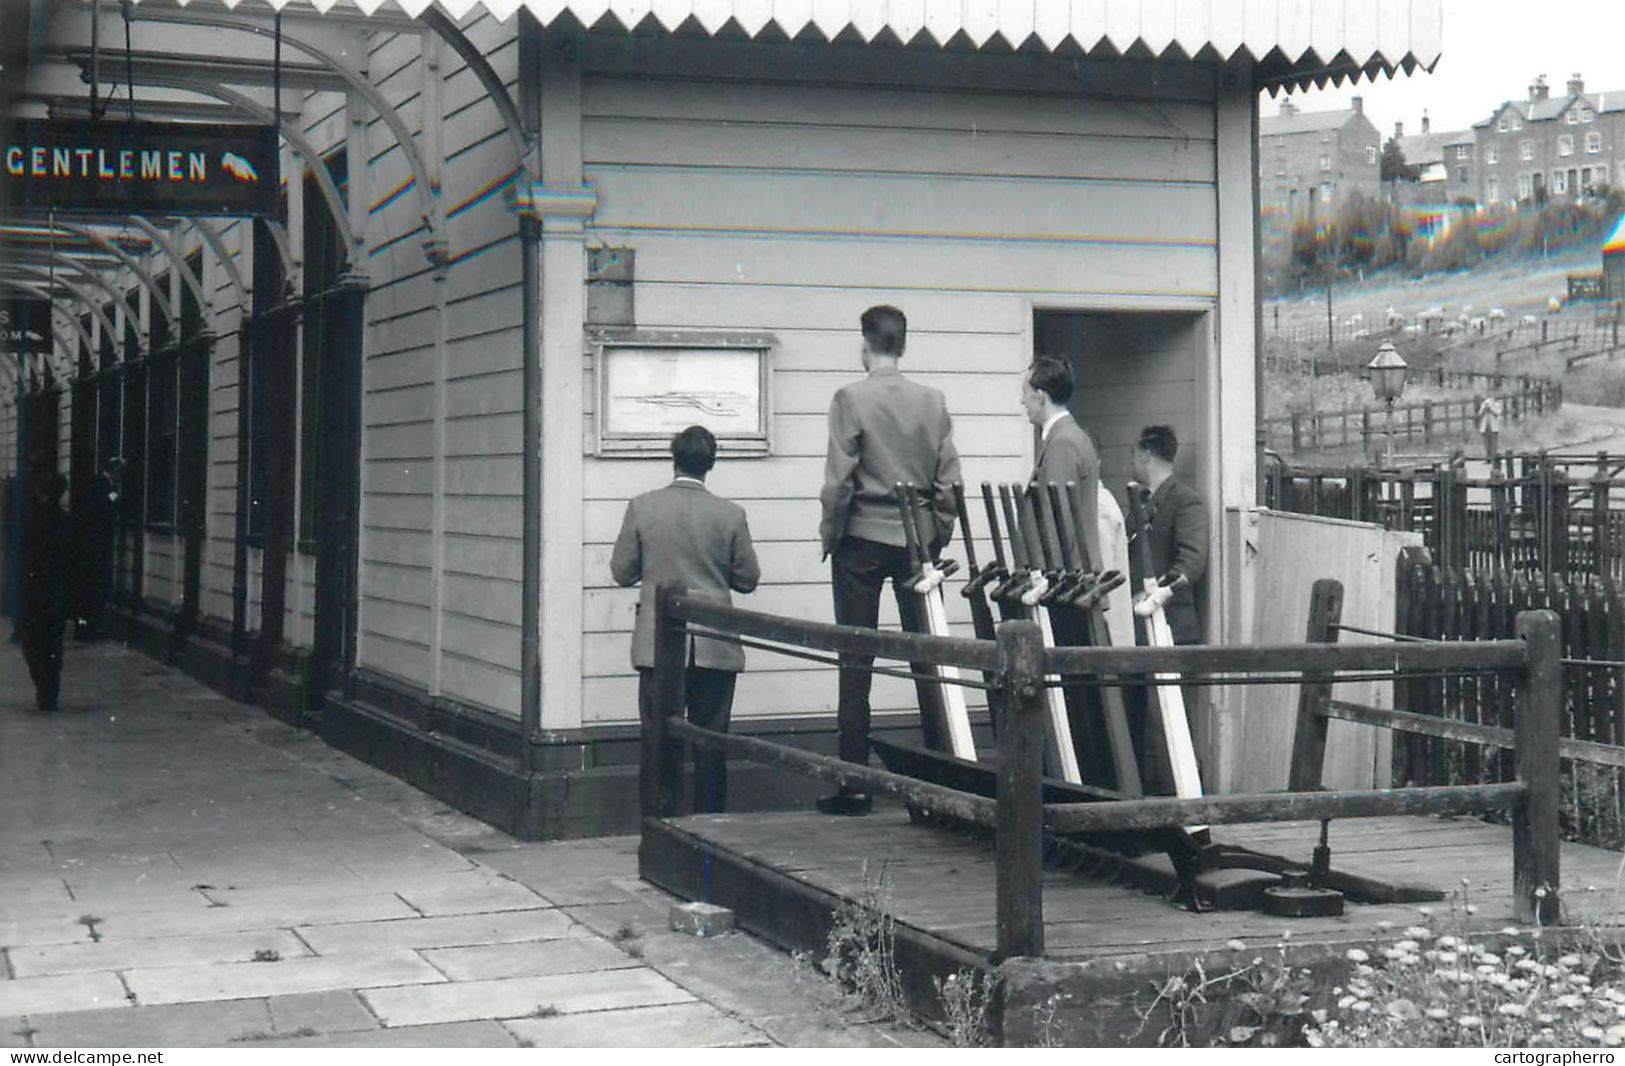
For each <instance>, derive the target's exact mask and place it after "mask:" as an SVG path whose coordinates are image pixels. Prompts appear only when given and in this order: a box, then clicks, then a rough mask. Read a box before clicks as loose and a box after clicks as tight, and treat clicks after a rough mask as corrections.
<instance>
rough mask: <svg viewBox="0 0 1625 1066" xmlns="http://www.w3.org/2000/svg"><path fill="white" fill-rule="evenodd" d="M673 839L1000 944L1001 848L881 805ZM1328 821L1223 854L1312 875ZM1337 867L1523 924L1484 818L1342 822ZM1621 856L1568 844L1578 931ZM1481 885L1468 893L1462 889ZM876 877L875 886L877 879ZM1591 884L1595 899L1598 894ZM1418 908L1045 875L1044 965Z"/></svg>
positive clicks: (1261, 830) (684, 822)
mask: <svg viewBox="0 0 1625 1066" xmlns="http://www.w3.org/2000/svg"><path fill="white" fill-rule="evenodd" d="M669 824H670V826H671V828H672V829H674V830H677V831H679V832H681V833H683V834H687V835H689V836H691V837H693V838H696V839H697V840H698V841H702V842H704V844H705V845H707V846H709V847H711V848H714V849H716V850H717V851H719V852H721V853H725V854H730V855H733V856H738V857H739V858H742V859H745V860H748V861H749V862H750V863H751V864H760V866H761V867H765V868H768V869H771V870H773V871H776V872H777V873H779V874H783V875H785V876H788V877H790V878H793V879H795V880H797V881H801V882H804V883H805V884H807V885H809V886H810V887H812V888H814V889H819V890H822V891H825V892H829V893H832V894H835V895H837V896H840V897H842V898H845V899H848V900H852V899H858V898H862V897H863V896H864V894H865V891H866V883H867V885H868V886H870V887H874V886H879V891H880V892H881V893H882V897H883V899H884V900H885V902H886V905H887V907H888V909H889V910H890V911H891V912H892V914H893V916H894V917H895V918H896V920H897V921H899V922H902V923H905V924H907V925H909V926H912V927H914V928H915V929H917V930H919V931H920V932H922V933H925V934H927V935H929V936H933V937H938V938H941V939H942V940H945V941H948V942H949V943H952V944H954V945H957V946H958V947H961V948H963V949H965V950H968V951H971V952H973V953H976V954H981V955H987V954H990V953H991V952H992V950H993V947H994V924H993V923H994V872H995V865H994V862H995V856H994V851H993V848H992V846H991V843H990V842H988V841H979V840H975V839H971V838H968V837H966V836H962V835H959V834H956V833H954V832H951V831H948V830H945V829H940V828H933V827H927V826H922V825H914V824H911V823H910V822H909V820H908V816H907V815H906V814H905V813H904V812H903V811H902V810H901V809H896V808H892V809H886V810H881V809H879V808H877V810H876V812H875V813H874V814H873V815H871V816H870V817H867V818H831V817H827V816H823V815H819V814H815V813H803V812H779V813H758V814H739V815H726V814H725V815H696V816H691V817H686V818H676V819H671V820H670V823H669ZM1319 832H1320V824H1319V823H1318V822H1279V823H1273V824H1262V825H1246V826H1241V825H1237V826H1221V827H1216V828H1215V830H1214V835H1215V839H1216V840H1217V841H1218V842H1220V843H1226V844H1235V845H1240V846H1245V847H1249V848H1252V849H1254V850H1256V851H1262V852H1266V853H1270V854H1276V855H1282V856H1286V857H1290V858H1295V859H1300V860H1301V861H1302V862H1303V863H1304V864H1305V865H1307V864H1308V861H1309V856H1310V852H1311V850H1312V849H1313V847H1314V845H1315V843H1316V840H1317V838H1318V836H1319ZM1330 843H1331V847H1332V854H1333V860H1332V862H1333V867H1334V868H1341V869H1345V870H1348V871H1350V872H1353V873H1359V874H1361V875H1362V876H1366V877H1370V878H1375V879H1379V880H1386V881H1390V882H1393V883H1404V884H1425V885H1431V886H1433V887H1436V888H1438V889H1440V890H1442V891H1445V892H1452V891H1456V890H1464V891H1465V892H1466V902H1467V903H1470V904H1472V905H1473V907H1474V908H1475V913H1474V914H1473V915H1472V916H1471V918H1470V919H1469V920H1468V924H1470V925H1471V926H1472V927H1475V928H1491V929H1495V928H1500V927H1502V926H1506V925H1509V924H1512V921H1513V908H1512V829H1511V827H1510V826H1505V825H1491V824H1488V823H1485V822H1482V821H1479V820H1477V819H1473V818H1429V817H1393V818H1365V819H1348V820H1343V821H1337V822H1334V823H1333V824H1332V830H1331V839H1330ZM1620 864H1621V856H1620V854H1619V853H1618V852H1609V851H1604V850H1602V849H1599V848H1593V847H1587V846H1584V845H1579V844H1565V845H1564V846H1563V854H1562V871H1563V892H1564V900H1565V906H1566V907H1567V915H1568V918H1569V920H1570V921H1571V922H1572V921H1576V920H1579V919H1584V920H1587V921H1611V920H1620V916H1625V895H1621V894H1619V893H1617V892H1616V887H1615V886H1616V878H1617V876H1618V873H1619V869H1620ZM1463 878H1467V879H1468V881H1469V882H1470V883H1469V884H1468V885H1467V886H1465V888H1464V886H1463V885H1462V879H1463ZM866 879H867V882H866ZM1588 885H1589V886H1593V890H1592V891H1587V890H1586V888H1587V886H1588ZM1461 904H1462V900H1461V898H1460V896H1459V895H1458V896H1457V897H1456V899H1455V900H1454V901H1453V902H1452V901H1450V900H1446V901H1444V902H1439V903H1432V904H1423V905H1422V906H1425V907H1427V908H1428V909H1429V910H1430V911H1431V917H1430V918H1429V921H1430V922H1431V924H1432V925H1433V926H1434V928H1436V929H1438V928H1441V926H1443V925H1445V924H1453V921H1454V919H1452V916H1451V911H1452V906H1453V905H1454V906H1456V907H1458V908H1459V907H1460V906H1461ZM1422 918H1423V916H1422V915H1421V914H1419V908H1418V905H1416V904H1410V903H1403V904H1372V905H1358V904H1350V905H1349V906H1348V907H1347V908H1346V911H1345V913H1344V914H1343V915H1342V916H1341V917H1322V918H1279V917H1273V916H1271V915H1267V914H1262V913H1259V912H1257V911H1215V912H1208V913H1203V914H1195V913H1191V912H1189V911H1187V910H1184V909H1181V908H1179V907H1176V906H1174V905H1172V904H1170V903H1168V902H1166V901H1165V900H1163V899H1162V898H1161V897H1159V896H1156V895H1147V894H1146V893H1145V892H1143V891H1141V890H1140V889H1138V888H1135V887H1132V886H1129V885H1123V884H1118V883H1115V882H1113V881H1110V880H1106V879H1103V878H1099V877H1093V876H1090V875H1085V874H1080V873H1076V872H1071V871H1063V870H1053V871H1049V872H1047V873H1046V875H1045V878H1044V925H1045V955H1046V956H1047V957H1049V958H1052V959H1057V960H1068V961H1071V960H1078V961H1081V960H1085V959H1101V958H1111V957H1114V956H1128V955H1135V956H1139V955H1144V954H1148V953H1150V954H1159V953H1163V952H1179V951H1204V950H1209V949H1211V948H1213V947H1214V946H1216V945H1218V944H1223V943H1225V942H1226V941H1229V940H1235V939H1240V940H1243V941H1246V942H1247V943H1249V944H1257V945H1259V946H1266V945H1273V944H1275V943H1277V942H1279V941H1280V939H1281V934H1282V932H1283V930H1288V929H1290V930H1291V931H1292V936H1293V939H1294V940H1309V941H1314V940H1328V941H1338V940H1348V939H1357V938H1361V937H1365V936H1369V935H1372V934H1373V933H1375V932H1376V930H1377V928H1378V923H1379V922H1382V921H1388V922H1391V923H1393V925H1394V926H1395V927H1398V928H1403V927H1405V926H1408V925H1413V924H1416V923H1417V922H1418V921H1420V920H1422Z"/></svg>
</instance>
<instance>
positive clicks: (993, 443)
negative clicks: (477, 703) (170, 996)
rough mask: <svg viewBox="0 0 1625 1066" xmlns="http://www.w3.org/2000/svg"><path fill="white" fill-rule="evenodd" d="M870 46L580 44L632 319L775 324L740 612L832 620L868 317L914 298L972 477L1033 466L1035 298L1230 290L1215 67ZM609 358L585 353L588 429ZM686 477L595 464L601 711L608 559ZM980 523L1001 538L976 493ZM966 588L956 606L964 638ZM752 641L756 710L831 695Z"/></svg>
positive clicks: (588, 699)
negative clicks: (1116, 71) (826, 526)
mask: <svg viewBox="0 0 1625 1066" xmlns="http://www.w3.org/2000/svg"><path fill="white" fill-rule="evenodd" d="M865 58H866V57H865V56H864V55H863V54H862V53H856V52H853V53H847V52H844V51H841V50H835V49H819V50H803V49H800V48H798V47H796V46H794V45H784V46H774V45H767V44H764V43H760V42H758V43H756V44H753V45H751V46H750V47H749V48H748V49H746V48H742V47H735V46H730V45H726V44H723V43H721V42H708V43H705V44H704V45H701V44H699V43H697V42H690V41H654V40H648V39H640V40H638V41H637V42H636V44H635V45H633V44H630V43H606V42H597V41H595V42H593V45H592V47H591V49H590V50H589V51H588V52H587V53H586V54H585V55H584V63H585V70H586V74H585V78H584V85H583V93H582V95H583V110H584V112H585V114H584V116H583V121H582V138H583V145H584V148H583V151H584V156H585V170H586V174H587V180H588V182H589V183H590V184H591V185H592V186H593V187H594V188H595V189H596V190H597V191H598V194H599V197H600V199H599V203H598V208H597V211H596V213H595V215H594V217H593V218H592V220H591V224H590V229H589V240H590V242H592V243H602V244H605V245H611V246H624V247H631V248H634V249H635V250H636V290H635V298H636V308H637V324H638V325H639V326H640V327H644V328H698V329H740V330H767V331H771V332H772V333H774V334H775V335H776V336H777V338H778V340H779V347H778V349H777V350H776V351H775V352H774V354H773V367H774V373H773V383H772V389H773V395H772V404H773V411H774V424H773V440H774V453H773V455H772V456H771V457H767V458H738V459H733V460H728V459H726V458H724V459H723V460H722V461H721V462H720V463H719V465H718V467H717V469H716V470H715V472H714V473H713V474H712V476H711V479H710V483H711V486H712V488H713V489H714V490H715V491H716V492H718V493H720V494H721V495H724V496H727V497H730V498H732V499H734V500H736V501H738V502H739V503H741V504H742V505H743V506H744V507H745V508H746V510H747V512H748V514H749V517H750V522H751V529H752V532H753V534H754V536H755V539H756V542H757V547H758V554H759V556H760V558H761V562H762V571H763V581H762V586H761V588H760V589H759V590H758V591H757V592H756V593H755V594H754V595H752V596H749V597H742V598H740V601H741V602H743V603H744V604H746V605H748V606H750V607H752V608H755V609H760V610H765V611H771V612H775V613H782V614H788V615H793V616H795V617H800V618H808V619H815V620H821V621H830V620H832V601H831V594H830V588H829V572H828V566H827V564H825V563H822V562H821V561H820V558H819V556H820V551H819V546H818V543H817V527H818V518H819V508H818V502H817V495H818V490H819V487H820V485H821V481H822V467H823V456H824V449H825V441H826V436H825V432H826V431H825V417H826V413H827V411H828V407H829V402H830V398H831V396H832V395H833V393H834V392H835V390H836V389H837V388H839V387H840V386H841V385H843V384H846V383H847V382H850V381H853V380H855V379H856V378H857V377H859V376H860V375H861V373H862V371H861V369H860V366H859V362H858V352H859V337H858V332H857V321H858V316H859V314H860V312H861V311H862V310H863V309H864V308H865V307H866V306H868V305H870V304H874V303H881V302H886V303H894V304H896V305H898V306H899V307H901V308H903V310H904V311H905V312H906V313H907V314H908V316H909V323H910V345H909V351H908V354H907V356H906V357H905V359H904V361H903V369H904V372H905V373H907V374H910V375H911V376H914V377H915V378H917V379H918V380H919V381H921V382H924V383H926V384H929V385H932V386H934V387H936V388H939V389H942V390H943V391H944V393H946V395H947V400H948V406H949V409H950V411H951V412H952V413H953V415H954V418H955V438H956V442H957V444H958V447H959V450H960V452H961V454H962V456H963V460H964V475H965V479H966V481H967V482H969V483H971V484H973V485H974V484H976V483H978V482H980V481H981V480H984V479H987V480H999V479H1011V478H1021V477H1025V476H1026V473H1027V471H1028V469H1029V465H1030V461H1031V440H1032V437H1031V428H1030V427H1029V426H1028V424H1027V423H1026V421H1025V420H1024V419H1023V417H1022V416H1021V412H1020V407H1019V391H1020V371H1021V369H1022V368H1023V367H1024V366H1025V365H1026V364H1027V363H1028V362H1029V361H1030V360H1031V358H1032V357H1033V353H1034V337H1033V329H1032V312H1033V308H1034V306H1035V305H1037V306H1044V305H1045V304H1046V303H1054V304H1057V305H1061V306H1066V305H1069V304H1075V303H1077V302H1086V303H1088V304H1091V305H1094V306H1105V307H1121V308H1131V307H1134V306H1136V305H1139V304H1150V303H1155V302H1158V301H1166V300H1168V299H1170V298H1176V299H1181V298H1182V299H1194V300H1203V299H1211V297H1212V294H1213V291H1214V288H1215V285H1216V281H1215V278H1216V272H1215V255H1214V248H1213V242H1214V234H1215V226H1216V223H1215V217H1216V216H1215V212H1216V207H1215V195H1214V188H1213V181H1214V173H1215V164H1214V146H1213V105H1212V90H1211V85H1210V83H1207V82H1199V81H1196V80H1194V79H1187V77H1186V75H1184V74H1180V73H1175V74H1174V80H1173V81H1153V80H1152V79H1150V78H1147V77H1137V76H1133V75H1132V74H1126V75H1125V76H1123V77H1121V78H1117V77H1114V76H1113V75H1112V74H1111V73H1109V72H1105V73H1101V74H1100V75H1099V76H1098V77H1094V76H1093V75H1092V78H1091V81H1090V82H1089V84H1088V85H1085V84H1084V83H1083V82H1082V81H1080V80H1078V79H1077V77H1076V75H1075V74H1073V73H1072V71H1071V68H1070V67H1068V66H1067V65H1066V64H1057V63H1053V62H1050V61H1047V60H1046V61H1042V62H1029V61H1028V60H1026V59H1024V58H1014V57H1012V58H1009V59H1007V60H1003V59H994V58H992V57H980V56H979V57H976V58H977V60H978V61H977V62H976V63H975V64H973V65H970V66H966V65H961V64H960V63H959V62H958V61H957V60H955V59H954V58H952V57H944V56H940V55H931V56H929V57H921V56H915V55H912V54H909V53H888V56H887V61H886V62H885V63H883V64H880V63H873V62H872V61H865ZM1106 70H1107V68H1106V66H1105V65H1092V66H1091V71H1092V72H1104V71H1106ZM1134 73H1144V72H1143V71H1139V70H1138V69H1137V70H1136V71H1135V72H1134ZM591 371H592V367H591V363H590V360H589V363H588V375H589V377H588V387H587V395H588V397H589V403H588V410H586V411H585V412H583V414H584V421H583V434H584V438H585V439H586V440H587V441H588V443H589V444H590V441H591V433H592V418H593V411H592V409H591V407H592V404H591V399H590V398H591V397H592V396H593V395H594V389H593V385H592V381H591ZM669 476H670V468H669V464H667V463H664V462H661V461H658V460H653V461H651V460H626V459H604V460H598V459H591V458H589V460H588V469H587V473H586V478H585V485H586V493H585V495H586V498H585V500H584V506H585V511H584V515H583V528H584V539H585V544H584V549H583V557H582V566H583V574H584V578H585V584H586V588H585V591H584V594H583V595H584V603H583V615H584V620H585V625H584V629H585V632H584V633H583V636H582V640H583V660H584V664H585V665H584V670H583V673H584V675H585V676H584V679H583V699H582V705H583V707H584V717H585V718H586V719H587V720H588V721H589V722H590V721H629V720H635V718H636V702H635V695H634V694H635V688H636V681H635V677H634V676H633V674H632V671H631V669H630V667H629V664H628V642H629V631H630V628H631V625H632V617H633V611H632V608H633V604H634V603H635V599H636V593H635V590H623V589H619V588H616V587H614V585H613V583H612V582H611V581H610V579H609V574H608V558H609V553H610V548H611V546H612V544H613V541H614V538H615V535H616V532H617V530H618V528H619V523H620V520H621V516H622V513H623V512H624V509H625V502H626V500H627V498H628V497H629V496H631V495H634V494H636V493H638V492H642V491H645V490H648V489H651V488H654V487H656V486H658V485H660V484H662V483H664V482H665V481H666V480H667V479H668V478H669ZM975 523H976V527H977V529H978V530H979V531H980V532H981V533H982V535H983V536H984V537H985V534H986V530H985V528H983V525H984V524H983V522H982V521H981V519H980V511H979V509H978V512H977V516H976V519H975ZM983 551H984V553H985V552H986V546H985V543H984V545H983ZM958 552H959V549H958V547H957V544H956V546H955V548H954V549H953V550H952V551H951V552H950V554H958ZM955 588H956V583H953V582H951V583H950V586H949V591H950V593H951V594H950V596H949V597H948V601H949V605H950V611H951V612H952V619H953V621H954V622H955V623H956V626H957V628H958V630H959V631H960V632H963V633H965V634H967V635H968V634H969V631H970V630H969V619H968V614H967V613H966V611H965V609H964V605H963V603H962V601H961V598H960V597H959V596H957V595H954V594H952V593H953V592H954V591H955ZM883 602H884V608H883V610H884V615H883V624H895V610H894V608H893V607H892V606H891V603H890V599H889V597H887V598H886V600H885V601H883ZM749 656H750V666H749V669H748V670H747V672H746V673H745V675H743V676H742V677H741V679H740V682H739V698H738V700H737V701H736V703H735V714H736V715H739V716H741V717H750V716H783V715H796V714H816V713H827V712H829V711H831V710H832V709H833V708H834V705H835V693H836V686H835V672H834V671H833V670H832V669H826V668H820V667H811V668H808V667H807V666H806V664H804V663H798V662H796V661H795V660H789V659H784V658H782V657H774V656H772V655H769V654H766V653H762V652H751V653H749ZM874 706H875V709H876V710H877V711H879V712H884V711H888V710H911V709H913V708H914V707H915V706H916V701H915V696H914V693H913V690H912V685H911V684H909V683H907V682H901V681H893V680H891V679H886V678H877V679H876V681H875V687H874Z"/></svg>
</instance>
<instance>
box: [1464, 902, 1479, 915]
mask: <svg viewBox="0 0 1625 1066" xmlns="http://www.w3.org/2000/svg"><path fill="white" fill-rule="evenodd" d="M1462 910H1464V911H1466V912H1467V913H1468V914H1477V913H1478V904H1476V903H1469V904H1467V906H1465V907H1463V908H1462Z"/></svg>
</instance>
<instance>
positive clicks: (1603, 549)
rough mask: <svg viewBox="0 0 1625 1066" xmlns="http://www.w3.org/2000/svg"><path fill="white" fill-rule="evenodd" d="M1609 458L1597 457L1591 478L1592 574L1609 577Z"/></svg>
mask: <svg viewBox="0 0 1625 1066" xmlns="http://www.w3.org/2000/svg"><path fill="white" fill-rule="evenodd" d="M1607 462H1608V456H1607V453H1606V452H1604V453H1603V454H1601V455H1599V456H1598V457H1597V472H1596V473H1595V474H1593V475H1592V476H1591V557H1592V568H1591V572H1592V573H1594V574H1596V575H1597V576H1598V577H1600V578H1603V577H1607V576H1608V574H1609V566H1608V488H1609V484H1610V483H1609V479H1608V469H1607Z"/></svg>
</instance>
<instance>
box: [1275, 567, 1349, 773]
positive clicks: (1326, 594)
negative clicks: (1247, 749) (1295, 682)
mask: <svg viewBox="0 0 1625 1066" xmlns="http://www.w3.org/2000/svg"><path fill="white" fill-rule="evenodd" d="M1342 620H1343V583H1342V582H1341V581H1338V580H1337V579H1335V578H1330V577H1323V578H1321V579H1320V580H1318V581H1316V582H1315V584H1314V588H1313V589H1312V590H1311V591H1310V593H1309V631H1308V633H1307V634H1306V635H1305V637H1304V641H1305V643H1308V644H1336V643H1337V629H1336V626H1337V624H1338V623H1339V622H1341V621H1342ZM1331 698H1332V683H1331V680H1330V678H1329V676H1328V675H1326V674H1305V675H1304V677H1303V681H1302V683H1301V684H1300V685H1299V686H1298V722H1297V728H1296V731H1295V732H1294V733H1293V736H1292V767H1291V770H1290V772H1289V774H1288V778H1287V788H1288V789H1290V790H1291V791H1293V792H1308V791H1311V790H1313V789H1318V788H1320V786H1321V774H1322V770H1323V769H1324V766H1325V763H1326V726H1327V724H1328V722H1329V721H1330V720H1329V719H1328V718H1326V716H1325V715H1322V714H1316V713H1315V712H1316V709H1317V708H1324V707H1325V706H1326V704H1327V702H1328V701H1330V700H1331Z"/></svg>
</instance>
